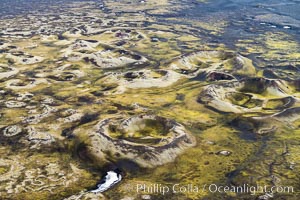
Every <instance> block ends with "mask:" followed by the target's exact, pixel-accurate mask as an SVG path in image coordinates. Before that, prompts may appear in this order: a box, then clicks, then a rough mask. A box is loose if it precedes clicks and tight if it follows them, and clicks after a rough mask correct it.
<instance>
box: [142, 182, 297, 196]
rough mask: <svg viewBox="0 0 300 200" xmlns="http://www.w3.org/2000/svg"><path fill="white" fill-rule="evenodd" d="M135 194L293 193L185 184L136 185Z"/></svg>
mask: <svg viewBox="0 0 300 200" xmlns="http://www.w3.org/2000/svg"><path fill="white" fill-rule="evenodd" d="M136 192H137V193H142V194H162V195H165V194H167V193H174V194H175V193H199V192H209V193H244V194H250V195H256V194H263V193H294V188H293V187H292V186H267V185H264V186H262V185H249V184H244V185H240V186H233V185H217V184H205V185H203V186H198V185H193V184H187V185H181V184H174V185H163V184H137V185H136Z"/></svg>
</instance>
